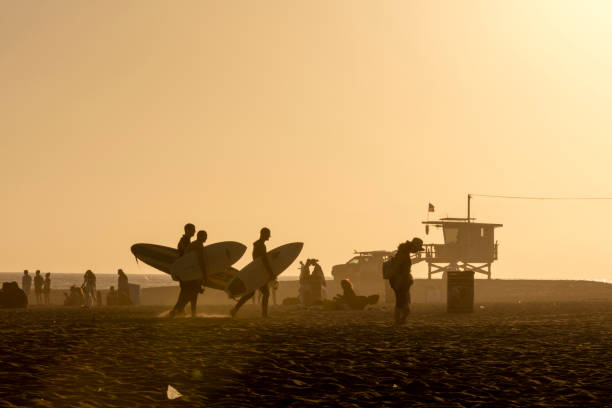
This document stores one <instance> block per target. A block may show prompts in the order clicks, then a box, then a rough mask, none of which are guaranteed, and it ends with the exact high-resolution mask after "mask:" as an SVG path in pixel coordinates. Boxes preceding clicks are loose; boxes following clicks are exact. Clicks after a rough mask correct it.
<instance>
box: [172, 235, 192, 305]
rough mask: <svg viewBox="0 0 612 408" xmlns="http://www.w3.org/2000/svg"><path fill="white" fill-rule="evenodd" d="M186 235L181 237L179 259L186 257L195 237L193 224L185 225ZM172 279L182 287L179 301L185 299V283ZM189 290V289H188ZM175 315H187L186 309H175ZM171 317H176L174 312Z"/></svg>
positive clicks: (178, 247)
mask: <svg viewBox="0 0 612 408" xmlns="http://www.w3.org/2000/svg"><path fill="white" fill-rule="evenodd" d="M183 229H184V231H185V233H184V234H183V236H182V237H181V239H180V240H179V242H178V244H177V246H176V249H177V250H178V254H179V257H181V256H183V255H185V250H186V249H187V247H188V246H189V244H190V243H191V238H192V237H193V236H194V235H195V233H196V227H195V225H193V224H191V223H187V224H185V227H183ZM172 279H174V280H177V281H179V287H180V292H179V300H181V299H182V298H184V297H185V293H184V292H185V283H184V282H183V281H182V280H180V279H179V278H178V277H176V276H172ZM187 290H188V289H187ZM178 304H179V301H177V305H178ZM173 311H174V314H177V313H178V314H181V315H183V314H185V307H184V306H183V308H182V309H180V310H177V309H176V306H175V307H174V309H173ZM170 314H171V316H174V314H172V312H170Z"/></svg>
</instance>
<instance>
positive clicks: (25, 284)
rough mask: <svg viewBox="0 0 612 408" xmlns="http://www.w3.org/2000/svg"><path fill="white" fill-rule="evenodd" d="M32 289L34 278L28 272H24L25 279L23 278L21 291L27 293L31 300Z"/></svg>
mask: <svg viewBox="0 0 612 408" xmlns="http://www.w3.org/2000/svg"><path fill="white" fill-rule="evenodd" d="M31 289H32V277H31V276H30V275H29V273H28V270H27V269H26V270H25V271H23V278H21V290H23V293H25V295H26V297H27V298H28V299H29V298H30V290H31Z"/></svg>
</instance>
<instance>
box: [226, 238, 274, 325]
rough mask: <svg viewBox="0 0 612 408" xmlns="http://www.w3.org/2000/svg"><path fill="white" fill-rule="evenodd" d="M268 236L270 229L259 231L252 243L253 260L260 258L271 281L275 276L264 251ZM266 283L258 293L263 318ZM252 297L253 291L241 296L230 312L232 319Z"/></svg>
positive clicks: (268, 294) (267, 290)
mask: <svg viewBox="0 0 612 408" xmlns="http://www.w3.org/2000/svg"><path fill="white" fill-rule="evenodd" d="M270 235H271V233H270V229H269V228H267V227H263V228H262V229H261V231H259V239H258V240H257V241H255V242H253V260H255V259H258V258H261V260H262V262H263V264H264V266H265V267H266V270H267V271H268V273H269V274H270V280H272V279H274V278H275V276H274V272H273V270H272V266H271V265H270V261H269V259H268V251H267V249H266V241H267V240H269V239H270ZM268 282H269V281H268ZM268 282H266V284H265V285H263V286H262V287H260V288H259V292H260V293H261V315H262V316H263V317H268V299H269V298H270V288H269V287H268ZM253 295H255V292H254V291H253V292H250V293H247V294H246V295H244V296H242V297H241V298H240V300H238V303H236V306H234V307H233V308H232V310H230V315H231V316H232V317H234V316H236V313H238V310H239V309H240V308H241V307H242V305H244V304H245V303H246V301H247V300H249V299H250V298H252V297H253Z"/></svg>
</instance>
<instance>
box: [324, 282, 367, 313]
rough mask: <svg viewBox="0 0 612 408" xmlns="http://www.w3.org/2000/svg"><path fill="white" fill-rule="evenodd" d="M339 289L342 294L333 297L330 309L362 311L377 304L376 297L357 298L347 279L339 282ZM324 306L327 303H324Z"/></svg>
mask: <svg viewBox="0 0 612 408" xmlns="http://www.w3.org/2000/svg"><path fill="white" fill-rule="evenodd" d="M340 287H341V288H342V294H341V295H336V297H334V300H333V302H332V303H331V305H332V306H331V308H332V309H339V310H363V309H364V308H365V307H366V306H367V305H375V304H376V303H377V302H378V295H372V296H358V295H357V294H356V293H355V288H354V287H353V284H352V283H351V281H350V280H348V279H342V280H341V281H340ZM325 304H328V303H327V302H326V303H325ZM328 307H329V306H328Z"/></svg>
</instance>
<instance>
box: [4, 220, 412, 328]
mask: <svg viewBox="0 0 612 408" xmlns="http://www.w3.org/2000/svg"><path fill="white" fill-rule="evenodd" d="M194 235H195V236H196V239H195V240H193V241H192V240H191V239H192V238H193V236H194ZM270 237H271V232H270V229H269V228H266V227H264V228H262V229H261V230H260V232H259V239H258V240H256V241H255V242H254V243H253V251H252V258H253V260H256V259H258V258H262V263H263V265H264V267H265V269H266V270H267V272H268V273H269V280H268V281H267V282H266V284H265V285H263V286H261V287H260V288H259V289H258V290H257V291H259V293H260V299H261V313H262V316H263V317H267V316H268V301H269V297H270V287H271V286H272V287H273V288H274V289H277V288H278V281H277V280H276V277H275V276H274V273H273V270H272V267H271V266H270V262H269V259H268V255H267V249H266V241H268V240H269V239H270ZM207 238H208V234H207V232H206V231H204V230H200V231H198V232H197V234H196V227H195V225H193V224H191V223H188V224H186V225H185V226H184V234H183V235H182V236H181V238H180V240H179V242H178V245H177V250H178V254H179V255H180V256H183V255H185V254H187V253H189V252H191V251H195V252H196V254H197V259H198V265H199V267H200V271H201V276H199V277H198V278H197V279H193V280H188V281H183V280H179V279H178V278H176V277H174V278H175V280H179V285H180V293H179V296H178V300H177V302H176V304H175V306H174V307H173V308H172V310H171V311H170V317H174V316H176V315H184V314H185V311H184V309H185V307H186V305H187V304H188V303H189V304H190V306H191V316H192V317H195V316H196V309H197V301H198V295H199V294H200V293H204V286H205V285H204V284H205V282H206V279H207V271H206V263H205V252H204V243H205V242H206V240H207ZM422 249H423V241H422V240H421V239H420V238H413V239H412V240H408V241H406V242H402V243H400V244H399V245H398V248H397V251H396V254H395V255H394V256H393V257H391V258H390V259H388V260H387V261H386V262H385V263H384V264H383V277H384V278H385V279H388V280H389V283H390V286H391V288H392V289H393V291H394V292H395V300H396V303H395V323H396V324H404V323H405V322H406V319H407V317H408V315H409V314H410V288H411V286H412V285H413V283H414V279H413V277H412V273H411V267H412V262H411V259H410V254H411V253H416V252H419V251H421V250H422ZM311 267H312V271H311V270H310V268H311ZM300 271H301V272H300V277H299V282H300V290H299V303H300V304H302V305H303V306H312V305H323V306H324V308H325V309H332V310H342V309H350V310H361V309H363V308H364V307H365V306H367V305H370V304H375V303H376V302H377V301H378V295H372V296H368V297H366V296H358V295H357V294H356V293H355V289H354V286H353V284H352V282H351V281H350V280H348V279H343V280H342V281H341V282H340V286H341V289H342V294H339V295H336V296H335V297H334V299H332V300H325V298H324V295H323V293H324V290H325V287H326V286H327V284H326V282H325V276H324V274H323V270H322V268H321V265H320V264H319V261H318V260H317V259H307V260H306V263H303V262H300ZM117 275H118V282H117V290H115V288H114V286H111V287H110V290H109V292H108V295H107V305H109V306H112V305H129V304H132V302H131V300H130V293H129V284H128V278H127V275H126V274H125V273H124V272H123V270H122V269H119V270H118V271H117ZM21 283H22V285H21V289H19V287H18V286H17V284H16V282H5V283H3V285H2V289H0V307H25V306H26V305H27V304H28V299H29V297H30V294H31V290H32V283H33V284H34V285H33V286H34V294H35V299H36V303H37V304H38V305H48V304H49V303H50V292H51V274H50V273H46V274H45V276H44V277H43V275H42V274H41V272H40V270H37V271H36V273H35V275H34V278H32V276H30V274H29V272H28V270H24V272H23V277H22V282H21ZM64 295H65V300H64V304H65V305H74V306H79V305H80V306H84V307H92V306H93V305H94V303H95V302H96V301H97V304H99V305H100V304H101V297H100V296H101V295H100V292H98V291H97V289H96V275H95V274H94V273H93V271H91V270H87V271H86V272H85V275H84V277H83V284H82V285H81V286H80V287H78V286H76V285H73V286H72V287H71V288H70V291H69V293H65V294H64ZM254 295H255V291H251V292H249V293H247V294H245V295H243V296H242V297H241V298H240V299H239V300H238V302H237V303H236V305H235V306H234V307H233V308H232V309H231V310H230V315H231V316H232V317H234V316H235V315H236V314H237V313H238V311H239V310H240V308H241V307H242V306H243V305H244V304H245V303H246V302H247V301H248V300H249V299H251V298H253V296H254Z"/></svg>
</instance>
